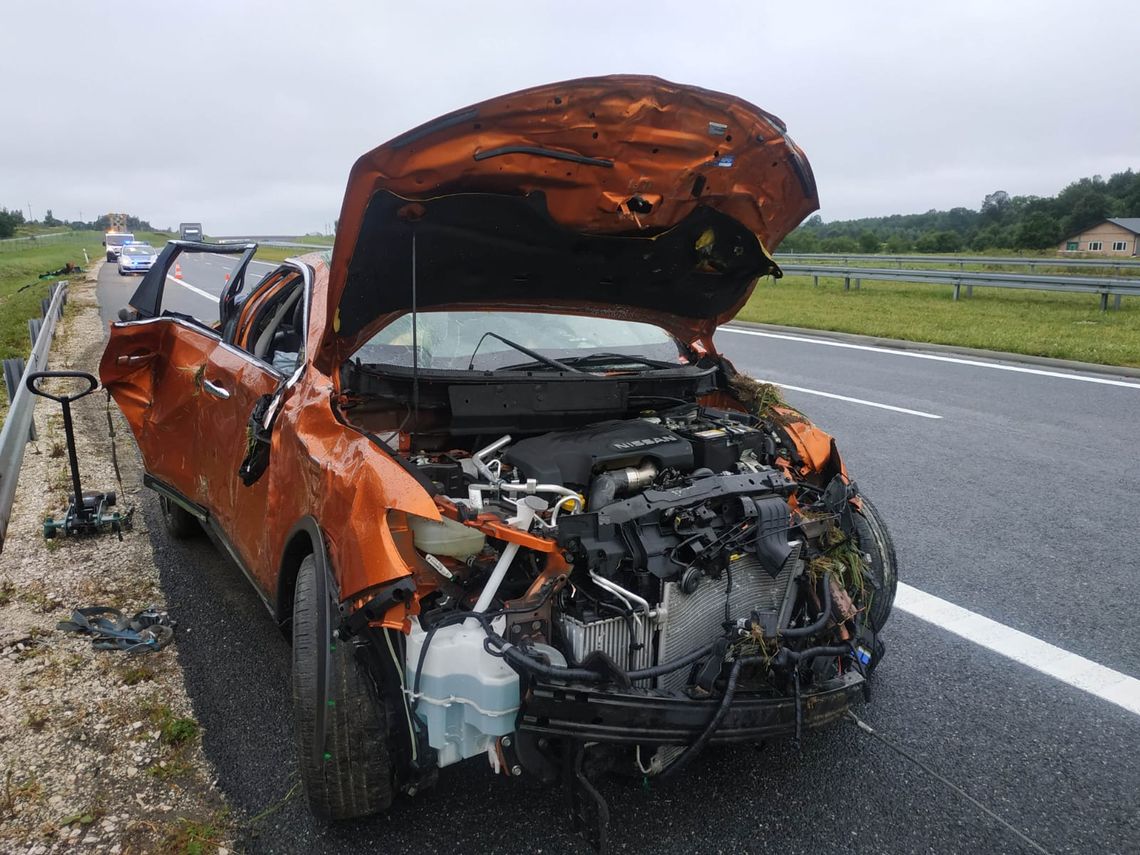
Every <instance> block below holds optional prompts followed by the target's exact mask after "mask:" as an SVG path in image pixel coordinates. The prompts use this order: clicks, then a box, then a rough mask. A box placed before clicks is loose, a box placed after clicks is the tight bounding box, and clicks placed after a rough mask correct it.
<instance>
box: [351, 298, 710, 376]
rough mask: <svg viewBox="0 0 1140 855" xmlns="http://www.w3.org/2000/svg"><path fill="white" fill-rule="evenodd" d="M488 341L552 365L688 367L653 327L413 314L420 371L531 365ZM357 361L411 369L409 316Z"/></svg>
mask: <svg viewBox="0 0 1140 855" xmlns="http://www.w3.org/2000/svg"><path fill="white" fill-rule="evenodd" d="M488 333H490V334H492V335H487V334H488ZM493 336H502V338H504V339H508V340H509V341H510V342H512V343H517V344H520V345H522V346H523V347H526V348H528V349H529V350H531V351H534V352H536V353H538V354H541V355H542V356H545V357H550V358H553V359H565V358H569V357H581V356H587V355H589V354H591V353H599V354H600V353H605V354H614V355H621V354H625V355H628V356H641V357H648V358H651V359H655V360H661V361H663V362H669V363H673V364H677V365H682V364H686V363H687V362H688V360H687V359H686V358H685V356H684V352H683V350H682V349H681V347H680V346H679V345H678V343H677V341H676V340H675V339H674V338H673V337H672V336H671V335H669V333H667V332H666V331H665V330H663V329H661V328H660V327H657V326H654V325H652V324H647V323H641V322H638V321H622V320H615V319H613V318H596V317H586V316H581V315H558V314H549V313H542V312H471V311H466V312H462V311H461V312H420V313H419V314H418V316H417V323H416V340H417V344H418V349H419V367H420V368H424V369H439V370H467V369H468V367H469V366H473V368H474V369H475V370H481V371H486V370H492V369H495V368H502V367H504V366H510V365H518V364H519V363H521V362H528V361H529V360H528V359H527V357H526V356H525V355H524V354H522V353H520V352H519V350H518V349H516V348H515V347H512V345H511V344H508V343H505V342H503V341H501V340H499V339H497V338H494V337H493ZM356 357H357V358H358V359H360V361H361V362H363V363H364V364H366V365H392V366H399V367H406V368H410V367H412V316H411V315H410V314H407V315H402V316H400V317H399V318H397V319H396V320H394V321H393V322H392V323H390V324H389V325H388V326H386V327H384V328H383V329H382V330H380V331H379V332H378V333H376V335H374V336H373V337H372V338H371V339H369V340H368V342H367V343H366V344H365V345H364V346H363V347H361V348H360V350H359V351H357V353H356ZM472 357H474V359H472ZM614 361H616V362H620V359H615V360H614Z"/></svg>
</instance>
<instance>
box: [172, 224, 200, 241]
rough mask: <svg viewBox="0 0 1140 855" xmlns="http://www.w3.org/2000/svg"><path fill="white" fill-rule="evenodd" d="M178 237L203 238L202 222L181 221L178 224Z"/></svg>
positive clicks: (188, 238) (187, 238)
mask: <svg viewBox="0 0 1140 855" xmlns="http://www.w3.org/2000/svg"><path fill="white" fill-rule="evenodd" d="M178 237H179V238H181V239H182V240H201V239H202V224H201V223H179V224H178Z"/></svg>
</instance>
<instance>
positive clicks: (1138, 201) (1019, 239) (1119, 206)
mask: <svg viewBox="0 0 1140 855" xmlns="http://www.w3.org/2000/svg"><path fill="white" fill-rule="evenodd" d="M1107 217H1140V173H1135V172H1133V171H1132V170H1131V169H1129V170H1127V171H1125V172H1118V173H1116V174H1115V175H1113V176H1112V177H1111V178H1109V179H1108V180H1107V181H1105V180H1104V179H1103V178H1101V177H1100V176H1099V175H1094V176H1093V177H1092V178H1082V179H1081V180H1080V181H1074V182H1073V183H1072V184H1070V185H1069V186H1068V187H1066V188H1065V189H1064V190H1062V191H1061V192H1060V193H1058V194H1057V195H1056V196H1047V197H1042V196H1010V195H1009V194H1008V193H1006V192H1005V191H1004V190H995V191H994V192H993V193H990V194H989V195H987V196H986V198H985V199H983V200H982V206H981V208H980V209H979V210H977V211H975V210H972V209H971V208H951V209H950V210H949V211H935V210H930V211H927V212H926V213H925V214H892V215H891V216H889V217H864V218H863V219H859V220H836V221H835V222H831V223H825V222H824V221H823V218H822V217H820V216H819V214H816V215H815V216H813V217H811V218H809V219H808V220H807V221H806V222H805V223H804V224H803V225H801V226H800V227H799V228H798V229H796V230H795V231H793V232H792V233H791V234H790V235H788V236H787V237H786V238H784V241H783V243H781V244H780V246H779V250H780V251H781V252H839V253H855V252H865V253H873V252H889V253H907V252H920V253H921V252H960V251H963V250H971V251H985V250H996V249H1011V250H1024V249H1047V248H1049V247H1052V246H1055V245H1057V244H1058V243H1060V242H1061V241H1062V240H1064V239H1065V238H1066V237H1068V236H1069V235H1072V234H1076V233H1077V232H1079V231H1082V230H1084V229H1086V228H1088V227H1089V226H1093V225H1096V224H1097V223H1099V222H1100V221H1101V220H1104V219H1105V218H1107Z"/></svg>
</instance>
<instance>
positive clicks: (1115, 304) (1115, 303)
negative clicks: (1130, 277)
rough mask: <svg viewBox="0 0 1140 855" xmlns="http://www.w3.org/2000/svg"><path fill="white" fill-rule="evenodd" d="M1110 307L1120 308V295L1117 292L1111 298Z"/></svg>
mask: <svg viewBox="0 0 1140 855" xmlns="http://www.w3.org/2000/svg"><path fill="white" fill-rule="evenodd" d="M1112 308H1114V309H1119V308H1120V295H1119V294H1116V295H1114V296H1113V298H1112Z"/></svg>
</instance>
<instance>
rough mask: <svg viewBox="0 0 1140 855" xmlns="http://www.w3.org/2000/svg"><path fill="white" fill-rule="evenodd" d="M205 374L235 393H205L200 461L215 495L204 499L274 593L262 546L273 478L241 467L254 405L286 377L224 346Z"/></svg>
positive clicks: (265, 589)
mask: <svg viewBox="0 0 1140 855" xmlns="http://www.w3.org/2000/svg"><path fill="white" fill-rule="evenodd" d="M203 379H204V380H207V381H209V382H210V383H213V384H215V385H216V386H220V387H221V388H223V389H225V391H226V392H227V393H228V394H229V397H227V398H224V399H222V398H217V397H215V396H214V395H211V394H209V393H207V394H203V395H202V396H201V398H200V399H199V404H198V410H197V424H198V431H197V432H198V454H197V461H196V467H197V469H198V472H199V477H200V478H202V479H203V480H204V481H206V482H207V483H208V484H209V489H210V496H209V501H208V502H206V503H204V504H205V505H206V507H207V508H208V509H209V510H210V512H211V513H212V514H213V515H214V518H215V519H216V520H217V522H218V524H219V525H220V526H221V527H222V530H223V531H224V532H225V533H226V537H227V538H228V539H229V541H230V544H231V545H232V546H233V547H234V548H235V549H236V550H237V553H238V555H239V556H240V557H241V559H242V561H243V562H244V563H245V565H246V567H247V568H249V569H250V570H251V571H252V572H253V574H254V576H255V578H256V579H257V583H258V585H260V586H261V588H262V591H263V592H265V593H267V594H268V592H270V591H272V590H273V584H274V579H273V578H272V570H271V569H270V566H271V564H272V562H269V561H266V560H264V559H263V557H262V556H261V555H260V552H261V550H262V548H263V543H264V532H265V528H266V525H267V520H266V513H265V509H266V504H267V502H268V496H267V494H268V490H269V479H268V478H265V477H262V478H260V479H259V480H258V481H256V482H254V483H253V484H252V485H250V486H248V487H247V486H245V485H244V484H243V483H242V482H241V479H240V477H239V476H238V469H239V468H240V467H241V463H242V460H243V459H244V458H245V455H246V451H247V448H248V443H249V440H248V426H249V418H250V414H251V413H252V412H253V408H254V405H255V404H256V403H257V399H258V398H259V397H260V396H262V395H269V394H272V393H273V391H274V390H275V389H276V388H277V385H278V384H279V383H280V382H281V377H280V375H278V374H276V373H274V372H273V371H270V370H269V368H268V367H267V366H265V365H264V364H263V363H260V362H258V361H257V360H255V359H254V358H253V357H251V356H249V355H248V354H246V353H243V352H241V351H238V350H237V349H235V348H232V347H226V346H222V347H218V348H216V349H215V350H214V352H213V353H211V354H210V357H209V359H208V360H207V362H206V366H205V372H204V374H203Z"/></svg>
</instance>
